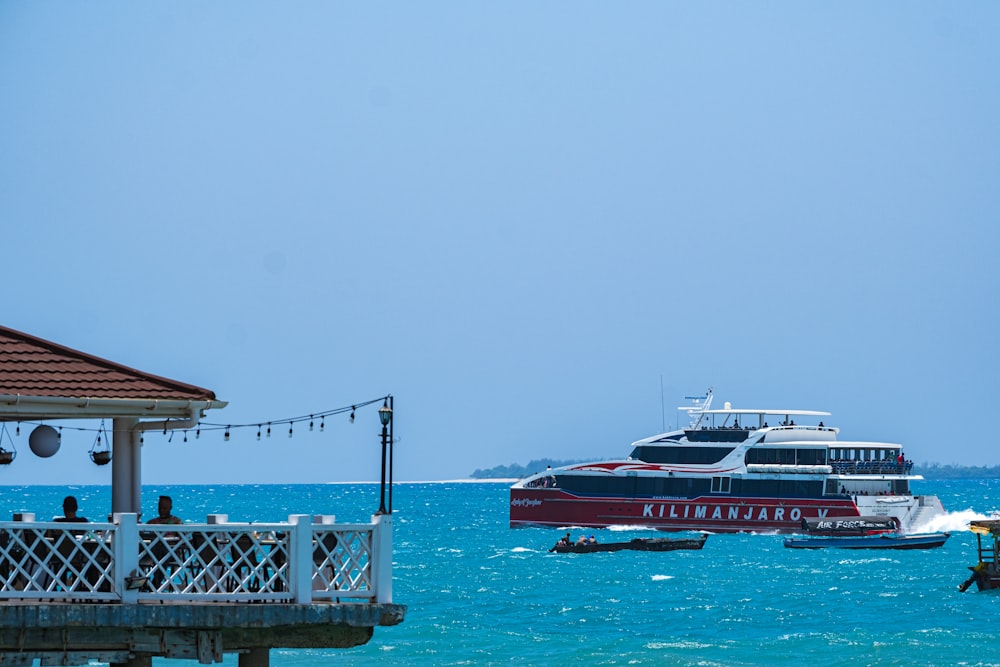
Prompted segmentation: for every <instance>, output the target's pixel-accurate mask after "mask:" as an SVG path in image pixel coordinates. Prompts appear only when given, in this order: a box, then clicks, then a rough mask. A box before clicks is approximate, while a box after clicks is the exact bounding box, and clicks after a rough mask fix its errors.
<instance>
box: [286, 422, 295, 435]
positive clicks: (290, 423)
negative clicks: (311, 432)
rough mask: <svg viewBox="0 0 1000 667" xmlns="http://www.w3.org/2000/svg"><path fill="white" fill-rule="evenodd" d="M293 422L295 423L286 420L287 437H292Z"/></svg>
mask: <svg viewBox="0 0 1000 667" xmlns="http://www.w3.org/2000/svg"><path fill="white" fill-rule="evenodd" d="M294 423H295V422H288V437H289V438H290V437H292V425H293V424H294Z"/></svg>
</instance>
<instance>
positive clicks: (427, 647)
mask: <svg viewBox="0 0 1000 667" xmlns="http://www.w3.org/2000/svg"><path fill="white" fill-rule="evenodd" d="M917 488H918V490H919V491H921V492H926V493H934V494H937V495H938V496H940V497H941V500H942V502H943V503H944V505H945V508H946V509H947V510H949V515H948V516H947V517H946V518H945V519H944V521H942V522H941V523H940V524H938V525H936V526H932V527H931V528H934V529H949V530H952V531H953V532H952V537H951V539H949V540H948V542H947V543H946V544H945V546H944V547H942V548H940V549H933V550H927V551H896V552H871V551H844V550H817V551H812V550H792V549H785V548H784V547H783V546H782V537H781V536H778V535H750V534H743V535H713V536H711V537H709V539H708V542H707V543H706V545H705V548H704V549H703V550H701V551H676V552H665V553H655V552H633V551H622V552H617V553H596V554H553V553H549V552H548V549H549V547H550V546H551V545H552V544H553V543H554V542H555V541H556V539H558V537H559V535H560V534H561V531H559V530H555V529H543V528H519V529H510V528H508V527H507V519H508V517H507V505H508V485H507V484H506V483H498V482H482V483H479V482H476V483H460V482H454V483H452V482H441V483H404V484H397V485H396V486H395V487H394V489H393V509H394V522H395V532H394V545H395V550H394V551H395V556H394V567H393V598H394V601H395V602H397V603H400V604H405V605H407V607H408V611H407V614H406V619H405V621H404V622H403V623H402V624H401V625H398V626H394V627H379V628H376V629H375V635H374V637H373V639H372V641H371V642H370V643H368V644H366V645H364V646H360V647H356V648H352V649H345V650H336V651H332V650H285V649H273V650H272V651H271V664H272V665H289V666H296V667H319V666H321V665H328V664H337V665H373V664H390V663H391V664H393V665H509V664H523V665H535V664H539V665H570V664H586V665H706V666H713V665H720V666H721V665H764V664H766V665H801V664H814V665H852V666H853V665H915V664H917V665H1000V654H998V653H997V652H996V651H994V650H992V649H993V646H992V639H993V638H994V637H995V634H996V631H995V628H994V625H995V623H996V619H997V618H998V614H1000V597H998V595H997V594H994V593H978V592H976V589H975V587H974V586H973V587H972V588H970V589H969V591H967V592H965V593H960V592H959V591H958V585H959V584H960V583H961V582H962V581H964V580H965V579H966V578H967V576H968V574H969V571H968V569H967V568H968V566H970V565H973V564H975V560H976V557H975V537H974V536H973V535H972V534H971V533H969V532H968V531H967V530H966V526H967V522H968V521H969V519H971V518H983V517H985V516H987V515H989V514H990V513H992V512H994V511H996V510H1000V484H998V483H996V482H995V481H992V480H963V481H947V482H944V481H925V482H920V483H918V485H917ZM66 493H73V494H75V495H76V496H77V497H78V498H79V500H80V505H81V513H83V514H87V515H88V516H90V517H91V518H92V519H94V518H98V517H99V516H100V515H101V514H103V513H106V512H107V508H108V507H109V506H110V489H109V488H107V487H76V488H69V489H67V488H65V487H59V488H56V487H0V516H10V514H11V512H14V511H34V512H36V515H37V518H38V519H39V520H42V519H48V518H49V516H50V515H54V514H59V513H60V504H61V500H62V497H63V495H65V494H66ZM160 493H169V494H171V495H172V496H173V497H174V508H175V513H177V514H179V515H180V516H182V517H184V518H186V519H189V520H195V519H200V520H203V517H204V515H206V514H209V513H224V514H228V515H229V517H230V520H233V521H253V520H257V521H275V520H283V519H286V518H287V516H288V515H289V514H294V513H305V514H320V513H323V514H336V515H337V518H338V520H339V521H345V522H353V521H364V520H367V519H368V518H369V517H370V515H371V514H372V513H373V512H374V511H375V510H376V509H377V508H378V496H379V486H378V485H377V484H331V485H290V486H215V487H209V486H172V487H148V488H146V489H144V496H143V500H144V502H145V504H146V505H148V507H147V508H146V511H147V512H150V513H152V512H153V511H154V509H155V501H156V497H157V495H159V494H160ZM573 532H574V536H575V535H576V534H578V533H579V532H580V531H579V530H574V531H573ZM587 532H588V533H589V532H593V533H595V534H596V535H597V537H598V539H599V540H601V541H612V540H619V539H628V538H630V537H638V536H651V535H653V533H651V532H650V531H642V530H628V529H626V530H614V531H609V530H601V531H589V530H588V531H587ZM660 536H663V535H662V534H660ZM236 663H237V659H236V657H235V656H227V657H226V660H225V662H224V663H223V664H225V665H232V666H235V665H236ZM154 664H156V665H159V666H161V667H166V666H167V665H179V664H182V663H180V662H178V661H172V660H159V659H157V660H155V661H154ZM191 664H195V663H191Z"/></svg>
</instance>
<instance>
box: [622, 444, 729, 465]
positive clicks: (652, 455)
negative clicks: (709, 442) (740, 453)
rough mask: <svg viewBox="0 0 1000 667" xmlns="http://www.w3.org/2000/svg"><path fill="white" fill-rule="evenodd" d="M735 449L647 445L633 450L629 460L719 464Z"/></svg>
mask: <svg viewBox="0 0 1000 667" xmlns="http://www.w3.org/2000/svg"><path fill="white" fill-rule="evenodd" d="M733 449H735V447H692V446H690V445H680V446H677V447H664V446H662V445H645V446H639V447H636V448H635V449H634V450H632V454H631V455H630V456H629V458H632V459H637V460H639V461H643V462H645V463H718V462H719V461H721V460H722V459H724V458H726V456H728V455H729V452H731V451H733Z"/></svg>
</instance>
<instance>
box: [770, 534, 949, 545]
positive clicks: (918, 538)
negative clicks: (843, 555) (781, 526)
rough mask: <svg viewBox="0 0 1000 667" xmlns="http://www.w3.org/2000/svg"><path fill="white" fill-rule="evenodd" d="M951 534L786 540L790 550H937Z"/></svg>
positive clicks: (792, 538) (793, 538) (798, 538)
mask: <svg viewBox="0 0 1000 667" xmlns="http://www.w3.org/2000/svg"><path fill="white" fill-rule="evenodd" d="M950 536H951V535H950V533H918V534H913V535H900V534H899V533H879V534H876V535H855V536H845V537H790V538H787V539H785V547H786V548H788V549H936V548H938V547H940V546H941V545H943V544H944V543H945V541H947V539H948V538H949V537H950Z"/></svg>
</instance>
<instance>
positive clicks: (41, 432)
mask: <svg viewBox="0 0 1000 667" xmlns="http://www.w3.org/2000/svg"><path fill="white" fill-rule="evenodd" d="M28 446H29V447H31V451H32V452H34V454H35V456H37V457H39V458H43V459H47V458H49V457H50V456H52V455H53V454H55V453H56V452H58V451H59V432H58V431H56V430H55V429H54V428H52V427H51V426H49V425H48V424H42V425H41V426H36V427H35V430H34V431H32V432H31V435H29V436H28Z"/></svg>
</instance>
